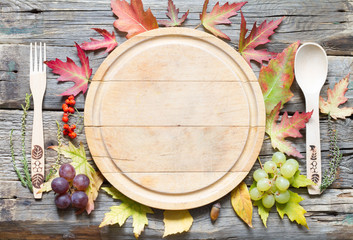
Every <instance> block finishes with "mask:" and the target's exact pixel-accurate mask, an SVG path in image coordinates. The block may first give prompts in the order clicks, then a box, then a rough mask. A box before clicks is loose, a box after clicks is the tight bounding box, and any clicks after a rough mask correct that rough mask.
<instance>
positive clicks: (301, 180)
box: [291, 170, 315, 188]
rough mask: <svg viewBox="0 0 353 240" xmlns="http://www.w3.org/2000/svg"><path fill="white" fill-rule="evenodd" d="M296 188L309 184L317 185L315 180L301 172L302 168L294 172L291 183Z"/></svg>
mask: <svg viewBox="0 0 353 240" xmlns="http://www.w3.org/2000/svg"><path fill="white" fill-rule="evenodd" d="M291 185H292V186H293V187H295V188H300V187H306V186H309V185H315V183H314V182H313V181H311V180H310V179H308V178H307V177H306V176H304V175H301V174H300V170H298V171H296V173H295V174H294V178H293V182H292V184H291Z"/></svg>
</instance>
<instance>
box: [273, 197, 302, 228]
mask: <svg viewBox="0 0 353 240" xmlns="http://www.w3.org/2000/svg"><path fill="white" fill-rule="evenodd" d="M288 191H289V190H288ZM289 193H290V199H289V201H288V202H287V203H285V204H279V203H276V208H277V212H278V214H279V215H280V216H281V218H282V219H283V217H284V214H287V216H288V218H289V219H290V220H291V221H292V222H293V221H296V222H297V223H298V224H301V225H303V226H305V227H306V228H307V229H309V227H308V224H307V223H306V219H305V216H304V213H306V211H305V209H304V208H303V207H302V206H300V205H299V202H301V201H303V200H304V198H302V197H301V196H299V195H298V194H297V193H294V192H292V191H289Z"/></svg>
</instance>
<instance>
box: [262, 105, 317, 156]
mask: <svg viewBox="0 0 353 240" xmlns="http://www.w3.org/2000/svg"><path fill="white" fill-rule="evenodd" d="M280 108H281V102H279V103H278V104H277V106H276V107H275V108H274V109H273V110H272V112H271V113H270V115H269V116H268V117H267V118H266V129H265V131H266V133H267V134H268V135H269V136H270V138H271V144H272V147H273V148H275V149H276V148H277V149H278V150H279V151H281V152H283V153H286V154H287V155H292V156H295V157H300V158H302V157H303V156H302V155H301V154H300V152H299V151H298V150H297V149H295V147H293V146H292V145H291V144H290V142H288V141H286V140H285V138H286V137H294V138H297V137H302V135H301V134H300V132H299V130H300V129H302V128H304V127H305V124H306V123H307V122H308V121H309V119H310V118H311V115H312V113H313V111H311V112H307V113H299V112H295V113H294V115H293V116H292V117H291V118H288V113H287V112H285V113H284V114H283V116H282V120H281V122H280V123H279V124H277V120H278V117H279V110H280Z"/></svg>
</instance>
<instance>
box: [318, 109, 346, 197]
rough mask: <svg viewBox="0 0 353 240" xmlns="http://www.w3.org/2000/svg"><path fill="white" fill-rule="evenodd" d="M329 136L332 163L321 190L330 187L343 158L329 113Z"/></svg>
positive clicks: (326, 171)
mask: <svg viewBox="0 0 353 240" xmlns="http://www.w3.org/2000/svg"><path fill="white" fill-rule="evenodd" d="M327 133H328V136H329V140H330V147H329V151H330V163H329V168H328V169H326V170H325V174H324V177H323V179H322V183H321V185H320V190H321V192H323V191H324V190H325V189H326V188H328V187H329V186H330V185H331V184H332V183H333V182H334V181H335V179H336V173H337V169H338V166H339V164H340V162H341V159H342V153H341V151H340V149H339V147H338V146H337V132H336V129H334V127H333V121H332V118H331V116H330V114H328V131H327Z"/></svg>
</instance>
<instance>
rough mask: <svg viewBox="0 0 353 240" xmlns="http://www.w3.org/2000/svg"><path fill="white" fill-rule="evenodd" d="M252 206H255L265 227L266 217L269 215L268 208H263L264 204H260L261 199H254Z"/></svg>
mask: <svg viewBox="0 0 353 240" xmlns="http://www.w3.org/2000/svg"><path fill="white" fill-rule="evenodd" d="M254 206H257V211H258V213H259V215H260V218H261V220H262V222H263V224H264V225H265V227H266V228H267V218H268V216H269V215H270V210H271V209H270V208H265V207H264V205H262V201H261V200H259V201H254Z"/></svg>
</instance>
